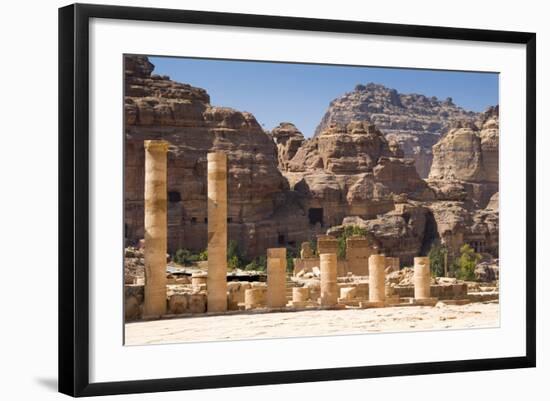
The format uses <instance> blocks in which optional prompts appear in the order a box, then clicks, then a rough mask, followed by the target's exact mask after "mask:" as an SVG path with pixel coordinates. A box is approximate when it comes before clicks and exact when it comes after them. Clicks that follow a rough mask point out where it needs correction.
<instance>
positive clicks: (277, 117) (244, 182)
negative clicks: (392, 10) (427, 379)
mask: <svg viewBox="0 0 550 401" xmlns="http://www.w3.org/2000/svg"><path fill="white" fill-rule="evenodd" d="M388 22H389V23H370V22H359V21H338V20H321V19H309V18H294V17H281V16H265V15H243V14H231V13H216V12H202V11H184V10H168V9H150V8H135V7H118V6H117V7H115V6H100V5H86V4H77V5H70V6H67V7H64V8H61V9H60V10H59V216H60V217H59V390H60V391H61V392H62V393H65V394H69V395H72V396H92V395H103V394H119V393H137V392H155V391H172V390H186V389H201V388H215V387H229V386H250V385H262V384H278V383H293V382H312V381H322V380H342V379H355V378H371V377H382V376H397V375H419V374H433V373H447V372H462V371H481V370H490V369H511V368H528V367H533V366H535V360H536V358H535V355H536V352H535V221H536V219H535V98H536V96H535V81H536V71H535V34H534V33H525V32H509V31H488V30H477V29H464V28H449V27H434V26H415V25H397V24H391V21H388Z"/></svg>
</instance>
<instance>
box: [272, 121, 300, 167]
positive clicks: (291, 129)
mask: <svg viewBox="0 0 550 401" xmlns="http://www.w3.org/2000/svg"><path fill="white" fill-rule="evenodd" d="M269 134H270V135H271V137H273V139H274V141H275V143H276V144H277V154H278V159H279V169H280V170H283V171H285V170H287V169H288V162H289V161H290V160H291V159H292V158H293V157H294V155H296V152H297V151H298V149H299V148H300V146H302V144H303V143H304V140H305V139H304V135H303V134H302V133H301V132H300V131H299V130H298V128H296V126H295V125H294V124H292V123H287V122H285V123H280V124H279V125H278V126H277V127H275V128H273V129H272V130H271V132H270V133H269Z"/></svg>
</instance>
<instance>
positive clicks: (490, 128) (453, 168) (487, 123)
mask: <svg viewBox="0 0 550 401" xmlns="http://www.w3.org/2000/svg"><path fill="white" fill-rule="evenodd" d="M479 126H480V127H481V129H479V128H478V126H477V125H476V124H474V123H471V122H457V123H455V124H454V125H453V127H452V128H451V129H450V130H449V131H448V132H447V133H446V134H445V135H444V136H443V137H442V138H441V139H440V141H439V142H438V143H437V144H435V145H434V146H433V155H434V159H433V164H432V168H431V171H430V176H429V183H430V186H432V187H434V188H436V190H437V191H438V192H439V193H440V194H441V196H443V199H445V200H451V199H449V195H448V194H449V192H451V193H455V192H457V191H459V190H461V191H462V192H464V193H465V194H467V198H469V199H472V200H473V201H474V202H477V203H478V206H479V207H481V208H484V207H485V206H486V205H487V203H488V202H489V199H490V198H491V196H493V195H494V194H495V192H497V191H498V137H499V123H498V108H490V109H489V110H488V111H487V112H486V113H484V115H483V117H482V120H481V121H480V122H479ZM451 187H452V190H451V191H449V189H450V188H451ZM460 188H461V189H460ZM445 193H446V194H447V195H444V194H445ZM451 198H452V196H451Z"/></svg>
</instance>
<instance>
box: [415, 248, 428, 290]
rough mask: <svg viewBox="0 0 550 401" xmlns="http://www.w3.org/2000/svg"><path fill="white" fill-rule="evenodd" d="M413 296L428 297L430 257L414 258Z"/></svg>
mask: <svg viewBox="0 0 550 401" xmlns="http://www.w3.org/2000/svg"><path fill="white" fill-rule="evenodd" d="M413 278H414V298H415V299H426V298H430V282H431V275H430V258H428V257H426V256H418V257H416V258H414V276H413Z"/></svg>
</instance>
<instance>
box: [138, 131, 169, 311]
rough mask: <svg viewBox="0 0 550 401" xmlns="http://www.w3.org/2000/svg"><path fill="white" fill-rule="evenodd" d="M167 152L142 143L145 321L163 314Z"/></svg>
mask: <svg viewBox="0 0 550 401" xmlns="http://www.w3.org/2000/svg"><path fill="white" fill-rule="evenodd" d="M167 152H168V143H167V142H165V141H158V140H156V141H145V193H144V201H145V210H144V211H145V222H144V223H145V224H144V228H145V249H144V258H145V289H144V299H143V316H144V317H158V316H162V315H164V314H165V313H166V248H167V240H166V238H167V233H166V229H167V222H166V221H167V218H166V204H167V199H166V198H167V189H166V179H167V173H166V153H167Z"/></svg>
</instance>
